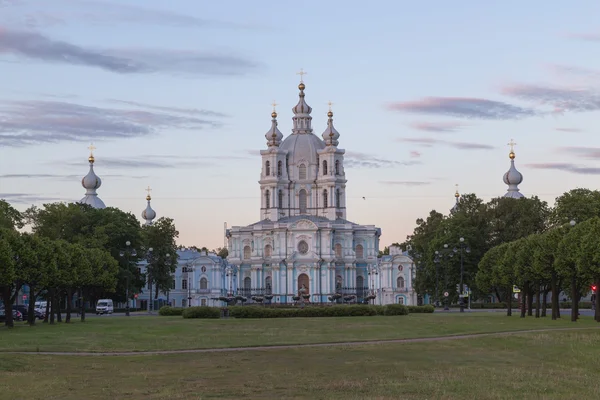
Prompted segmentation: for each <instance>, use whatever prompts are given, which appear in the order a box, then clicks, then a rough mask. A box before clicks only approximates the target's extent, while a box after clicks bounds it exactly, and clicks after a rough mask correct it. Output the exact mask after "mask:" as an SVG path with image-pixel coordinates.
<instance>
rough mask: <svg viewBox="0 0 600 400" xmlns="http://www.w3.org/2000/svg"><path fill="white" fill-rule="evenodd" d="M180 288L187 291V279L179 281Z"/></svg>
mask: <svg viewBox="0 0 600 400" xmlns="http://www.w3.org/2000/svg"><path fill="white" fill-rule="evenodd" d="M181 288H182V289H183V290H185V289H187V279H182V280H181Z"/></svg>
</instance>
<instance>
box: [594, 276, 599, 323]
mask: <svg viewBox="0 0 600 400" xmlns="http://www.w3.org/2000/svg"><path fill="white" fill-rule="evenodd" d="M595 294H596V302H595V303H596V307H595V308H596V311H595V312H594V319H595V320H596V322H600V277H599V278H596V293H595Z"/></svg>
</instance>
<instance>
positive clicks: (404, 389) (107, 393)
mask: <svg viewBox="0 0 600 400" xmlns="http://www.w3.org/2000/svg"><path fill="white" fill-rule="evenodd" d="M428 318H431V319H432V320H435V321H437V322H438V323H439V324H441V325H445V326H446V327H448V324H450V322H449V321H451V320H453V319H450V318H447V317H445V316H428ZM399 319H402V318H399ZM426 320H427V317H421V316H419V317H415V318H411V319H410V321H411V323H413V324H414V323H417V322H418V321H420V322H421V323H423V322H424V321H426ZM515 320H517V321H518V319H516V318H515ZM365 321H366V320H365ZM405 321H407V320H406V319H405ZM463 321H465V323H468V324H472V325H475V324H480V326H486V325H487V324H486V321H487V322H488V323H490V322H493V321H496V323H502V322H503V320H502V319H501V318H499V317H489V316H481V317H479V316H477V317H467V318H465V319H464V320H463ZM246 322H247V323H251V324H252V325H253V326H255V327H256V323H257V321H246ZM271 322H275V321H271ZM277 322H279V323H281V321H277ZM323 322H324V323H326V324H327V322H325V320H323ZM140 323H141V324H144V322H140ZM304 323H305V324H311V322H310V321H304ZM343 323H344V322H342V321H340V322H339V324H343ZM380 323H382V324H387V322H385V323H383V322H380ZM102 324H108V323H106V322H104V321H103V322H102ZM290 324H293V323H290ZM390 324H391V323H390ZM90 325H92V324H90ZM426 325H428V324H426ZM518 325H519V324H518V323H514V322H512V323H511V324H510V327H513V328H517V327H521V326H518ZM530 325H531V324H530V323H529V326H530ZM561 325H562V324H561ZM582 325H583V324H582ZM98 326H106V325H98ZM114 326H116V325H113V327H114ZM182 326H183V325H182ZM289 326H291V325H289ZM294 326H296V327H297V328H298V327H301V326H302V324H301V323H298V325H294ZM390 326H392V325H390ZM397 326H398V327H399V326H403V325H401V324H400V323H399V324H398V325H397ZM428 326H430V327H431V326H433V325H428ZM415 328H416V329H417V330H422V328H419V327H418V326H415ZM505 328H509V326H505ZM43 329H46V328H45V327H44V328H43ZM75 329H80V328H75ZM105 329H106V328H105ZM300 329H301V328H300ZM40 332H42V330H41V329H40ZM370 332H374V331H370ZM2 335H3V336H4V335H6V332H2ZM11 335H12V333H11ZM15 337H17V336H16V335H15ZM2 339H4V337H2ZM0 342H1V343H3V344H4V343H5V341H4V340H0ZM165 344H167V343H165ZM0 377H2V378H3V379H2V381H3V382H2V383H3V386H4V387H3V389H2V392H0V393H1V395H0V397H2V395H4V396H6V397H2V398H7V399H8V398H10V399H61V400H70V399H73V400H79V399H89V400H100V399H128V400H137V399H144V400H146V399H150V400H154V399H169V400H174V399H402V400H413V399H415V400H416V399H436V400H446V399H448V400H455V399H465V400H467V399H478V400H486V399H528V400H529V399H560V400H566V399H573V400H585V399H597V398H598V393H600V330H597V329H589V330H582V331H576V332H574V331H570V332H569V331H563V332H551V333H535V334H531V333H530V334H515V335H510V336H502V337H495V338H494V337H479V338H474V339H459V340H449V341H435V342H428V343H405V344H385V345H383V344H380V345H361V346H341V347H321V348H297V349H285V350H280V349H270V350H264V351H251V352H250V351H238V352H225V353H209V354H179V355H161V356H150V355H138V356H127V357H120V356H115V357H93V356H92V357H90V356H87V357H86V356H79V357H74V356H40V355H25V356H15V355H6V354H5V355H1V354H0ZM8 394H10V395H8Z"/></svg>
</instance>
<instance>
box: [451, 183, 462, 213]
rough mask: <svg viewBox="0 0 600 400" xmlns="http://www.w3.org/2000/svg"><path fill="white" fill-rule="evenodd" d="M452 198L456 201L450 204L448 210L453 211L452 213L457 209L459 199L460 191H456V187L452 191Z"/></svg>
mask: <svg viewBox="0 0 600 400" xmlns="http://www.w3.org/2000/svg"><path fill="white" fill-rule="evenodd" d="M454 198H455V199H456V201H455V203H454V206H452V208H451V209H450V212H453V213H454V212H456V211H458V201H459V200H460V193H458V189H457V190H456V192H455V193H454Z"/></svg>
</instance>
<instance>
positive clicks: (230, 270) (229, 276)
mask: <svg viewBox="0 0 600 400" xmlns="http://www.w3.org/2000/svg"><path fill="white" fill-rule="evenodd" d="M225 274H226V276H227V280H228V281H229V293H228V296H229V297H233V280H234V279H235V277H236V276H237V273H236V270H234V269H233V268H231V267H227V269H226V270H225Z"/></svg>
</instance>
